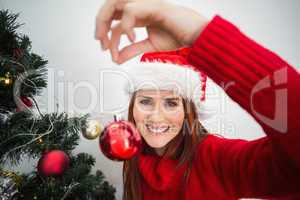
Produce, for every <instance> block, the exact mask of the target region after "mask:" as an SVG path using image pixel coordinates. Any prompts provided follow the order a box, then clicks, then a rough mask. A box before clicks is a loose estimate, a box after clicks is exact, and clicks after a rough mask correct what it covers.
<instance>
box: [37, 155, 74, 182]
mask: <svg viewBox="0 0 300 200" xmlns="http://www.w3.org/2000/svg"><path fill="white" fill-rule="evenodd" d="M69 163H70V159H69V157H68V156H67V154H66V153H65V152H63V151H61V150H52V151H48V152H46V153H44V154H43V155H42V157H41V158H40V160H39V162H38V167H37V168H38V172H39V174H41V175H43V176H60V175H62V174H63V173H64V172H65V170H66V169H67V168H68V167H69Z"/></svg>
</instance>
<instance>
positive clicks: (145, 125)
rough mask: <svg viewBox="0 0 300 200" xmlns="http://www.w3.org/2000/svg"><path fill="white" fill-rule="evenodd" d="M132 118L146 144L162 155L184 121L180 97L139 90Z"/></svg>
mask: <svg viewBox="0 0 300 200" xmlns="http://www.w3.org/2000/svg"><path fill="white" fill-rule="evenodd" d="M133 117H134V120H135V122H136V126H137V128H138V130H139V131H140V133H141V135H142V137H143V138H144V140H145V141H146V143H147V144H148V145H149V146H150V147H152V148H155V150H156V152H157V153H158V154H162V153H163V152H164V150H165V147H166V145H167V144H168V143H169V142H170V141H171V140H172V139H173V138H174V137H176V135H177V134H179V132H180V130H181V127H182V124H183V121H184V107H183V104H182V97H180V96H179V95H176V94H174V93H173V92H172V91H166V90H159V91H156V90H139V91H137V93H136V98H135V101H134V106H133Z"/></svg>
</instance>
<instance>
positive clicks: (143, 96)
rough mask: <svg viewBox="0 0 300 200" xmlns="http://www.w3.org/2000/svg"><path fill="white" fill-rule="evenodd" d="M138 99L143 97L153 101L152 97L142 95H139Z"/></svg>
mask: <svg viewBox="0 0 300 200" xmlns="http://www.w3.org/2000/svg"><path fill="white" fill-rule="evenodd" d="M137 97H143V98H147V99H152V97H147V96H142V95H138V96H137Z"/></svg>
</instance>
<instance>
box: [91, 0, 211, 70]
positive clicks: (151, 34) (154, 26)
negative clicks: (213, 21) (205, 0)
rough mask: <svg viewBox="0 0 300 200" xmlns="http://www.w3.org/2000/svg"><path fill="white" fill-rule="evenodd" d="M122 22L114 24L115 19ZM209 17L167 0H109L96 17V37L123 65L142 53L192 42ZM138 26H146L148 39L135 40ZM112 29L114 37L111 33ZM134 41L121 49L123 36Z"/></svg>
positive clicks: (115, 59) (187, 44)
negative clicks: (135, 30) (109, 33)
mask: <svg viewBox="0 0 300 200" xmlns="http://www.w3.org/2000/svg"><path fill="white" fill-rule="evenodd" d="M113 20H119V23H118V24H117V25H116V26H114V27H112V21H113ZM207 24H208V20H207V19H206V18H205V17H203V16H202V15H200V14H199V13H197V12H195V11H194V10H192V9H189V8H186V7H182V6H178V5H174V4H171V3H169V2H166V1H164V0H106V2H105V3H104V5H103V6H102V7H101V8H100V11H99V13H98V15H97V18H96V32H95V37H96V39H98V40H100V42H101V46H102V48H103V49H104V50H106V49H109V50H110V53H111V55H112V59H113V61H115V62H116V63H118V64H121V63H123V62H125V61H127V60H129V59H131V58H133V57H135V56H137V55H139V54H141V53H145V52H150V51H164V50H172V49H176V48H179V47H182V46H189V45H191V44H192V43H193V42H194V41H195V39H196V38H197V36H198V35H199V34H200V32H201V31H202V30H203V29H204V27H205V26H206V25H207ZM135 27H145V28H146V30H147V33H148V38H146V39H144V40H142V41H138V42H136V41H135V39H136V36H135V32H134V28H135ZM109 31H111V38H109V37H108V32H109ZM122 34H126V35H127V37H128V39H129V40H130V41H131V44H130V45H128V46H126V47H124V48H123V49H121V50H119V43H120V39H121V35H122Z"/></svg>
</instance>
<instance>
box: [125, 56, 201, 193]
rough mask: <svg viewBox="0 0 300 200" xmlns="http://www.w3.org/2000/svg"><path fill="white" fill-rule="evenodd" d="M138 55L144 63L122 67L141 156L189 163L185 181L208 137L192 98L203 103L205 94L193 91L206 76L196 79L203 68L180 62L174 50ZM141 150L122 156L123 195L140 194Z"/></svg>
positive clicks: (141, 176) (130, 115) (179, 165)
mask: <svg viewBox="0 0 300 200" xmlns="http://www.w3.org/2000/svg"><path fill="white" fill-rule="evenodd" d="M170 53H171V52H170ZM160 55H164V58H159V56H160ZM158 58H159V59H158ZM142 60H145V61H146V60H147V61H148V62H146V63H139V64H137V65H131V66H128V68H127V66H122V67H123V69H125V72H126V73H127V75H128V76H129V79H130V80H131V82H129V85H126V87H125V88H126V91H127V92H129V96H130V102H129V109H128V120H129V121H130V122H132V123H133V124H134V125H135V126H136V127H137V128H138V130H139V132H140V134H141V136H142V142H143V148H142V154H141V155H147V156H158V157H160V158H165V159H172V160H178V163H177V166H176V167H181V166H186V165H188V166H187V168H186V170H185V172H184V176H183V177H184V179H183V181H187V180H188V179H187V178H188V174H189V173H190V171H191V168H192V160H193V158H194V152H195V150H196V147H197V145H198V144H199V143H200V142H201V141H202V140H203V139H204V138H205V137H206V136H207V131H206V129H205V128H204V127H203V126H202V125H201V123H200V121H199V119H198V110H197V106H196V105H195V103H194V102H199V104H198V107H199V106H202V103H203V102H202V101H201V99H204V98H203V95H204V94H205V93H204V91H202V93H200V96H197V95H194V90H200V91H201V88H202V89H203V87H201V86H203V85H204V84H205V80H206V79H205V78H204V79H200V77H202V76H201V73H198V72H196V71H194V70H192V69H191V66H188V65H178V63H181V64H182V62H180V57H178V56H177V55H172V53H171V54H170V55H168V54H164V53H162V54H160V53H157V54H156V53H155V54H145V55H144V57H143V58H142ZM150 60H151V61H152V62H150V63H149V61H150ZM158 60H159V61H160V63H159V62H157V61H158ZM170 63H173V64H170ZM170 73H171V74H172V75H171V76H170ZM128 89H129V90H128ZM200 116H201V115H200ZM141 155H140V156H136V157H134V158H133V159H130V160H127V161H124V166H123V181H124V197H125V199H141V197H142V196H141V195H142V188H141V180H142V179H143V175H141V174H140V172H139V170H138V166H139V164H140V161H139V160H141V159H143V158H142V157H143V156H141ZM147 156H146V157H147ZM144 158H145V157H144ZM146 173H147V172H146Z"/></svg>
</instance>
